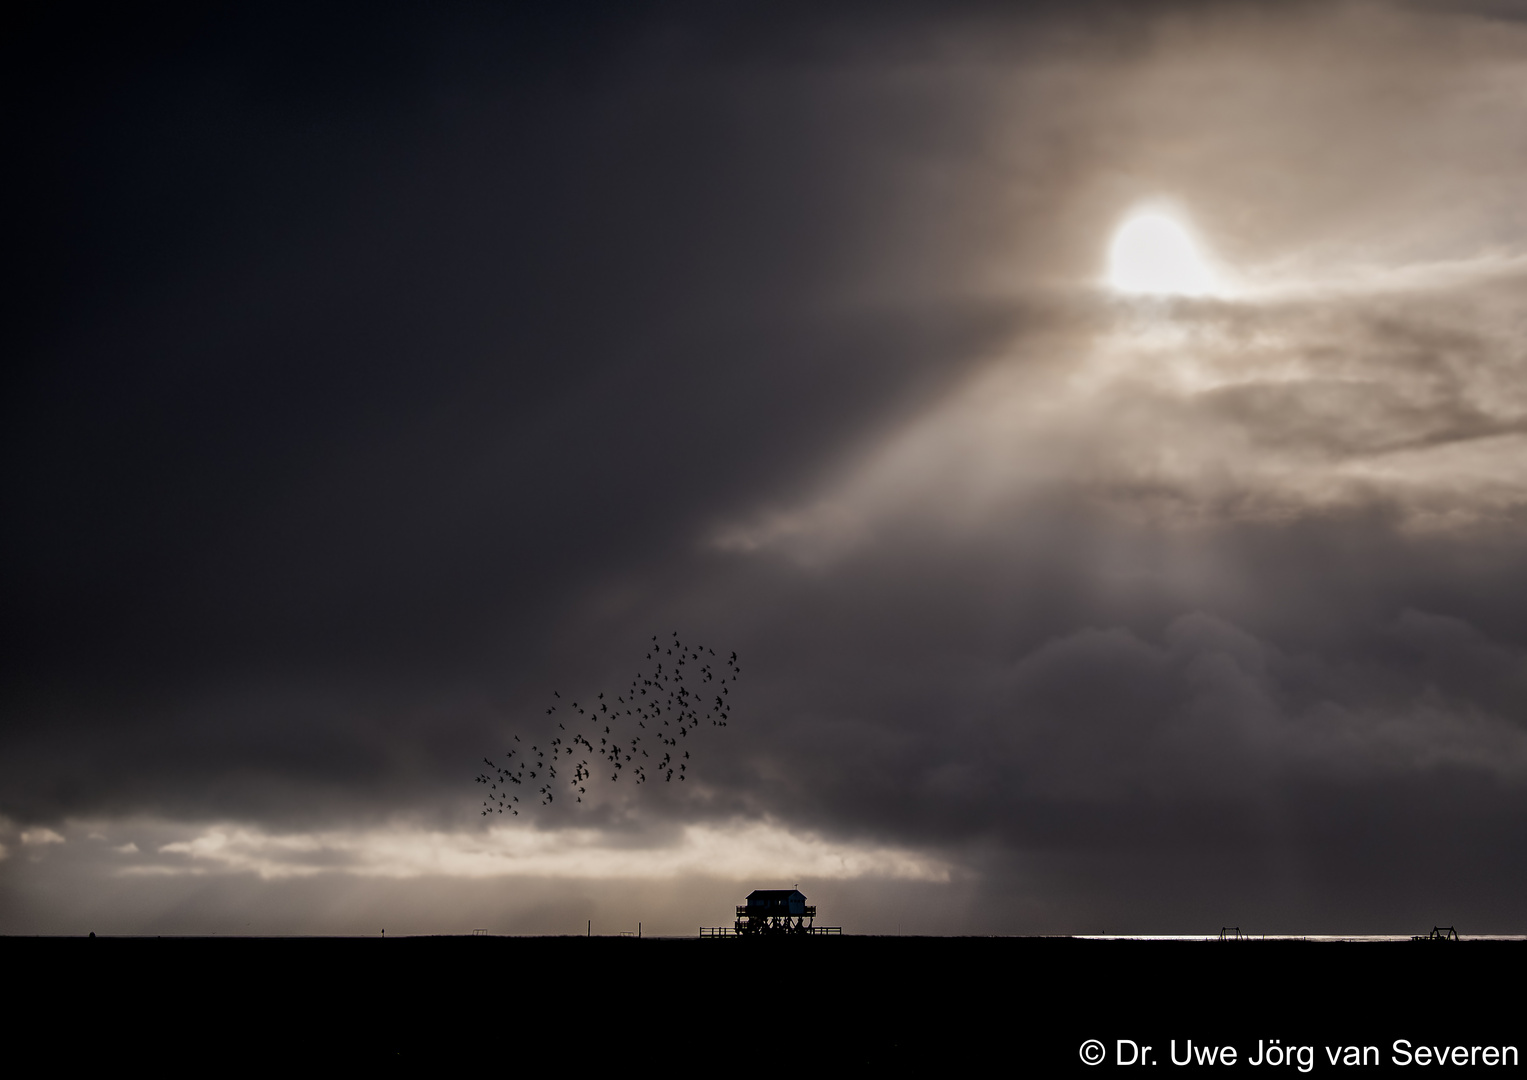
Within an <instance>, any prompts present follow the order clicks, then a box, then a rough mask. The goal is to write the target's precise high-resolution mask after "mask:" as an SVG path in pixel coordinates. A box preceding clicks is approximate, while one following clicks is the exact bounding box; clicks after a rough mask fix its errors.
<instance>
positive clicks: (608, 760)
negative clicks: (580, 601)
mask: <svg viewBox="0 0 1527 1080" xmlns="http://www.w3.org/2000/svg"><path fill="white" fill-rule="evenodd" d="M644 648H645V649H646V650H647V651H646V652H645V655H646V658H647V659H648V660H653V658H654V655H656V656H659V657H674V658H675V659H674V660H673V661H671V662H670V663H669V664H668V668H667V670H666V671H665V670H664V665H663V662H662V661H661V660H658V661H656V662H655V663H654V664H652V665H650V666H646V667H643V668H639V669H638V670H637V672H636V674H635V675H634V676H633V677H632V679H631V682H630V685H629V686H627V687H625V688H624V690H623V691H622V692H621V693H618V694H615V695H613V696H614V698H615V701H616V702H617V703H618V705H617V706H616V707H615V708H611V707H610V703H609V701H607V700H606V697H605V692H604V691H603V690H601V691H598V693H597V694H596V696H595V697H594V698H593V699H591V700H593V701H595V702H597V703H598V705H599V708H598V711H593V710H592V709H591V710H590V711H589V712H585V710H584V709H582V708H579V706H578V703H577V702H576V701H574V702H572V705H571V708H572V709H573V710H575V712H576V714H577V715H575V716H572V722H573V723H574V725H575V727H576V726H577V724H578V717H579V716H583V717H585V719H587V720H590V721H593V720H594V719H595V718H598V722H599V725H601V726H603V728H604V734H603V735H602V736H600V737H599V746H598V748H597V749H596V748H595V746H594V744H593V742H592V741H590V739H588V738H587V737H585V736H584V734H583V732H582V731H576V730H575V731H574V732H573V734H572V735H571V743H572V745H566V744H565V743H564V742H563V740H562V738H561V737H551V738H549V739H547V740H546V741H547V746H546V748H545V749H542V748H541V746H540V744H539V743H532V744H531V745H530V754H529V755H526V754H525V753H524V752H523V751H522V750H521V749H519V748H518V747H515V746H511V747H510V748H509V750H508V751H506V753H505V755H504V757H502V758H500V759H498V760H497V761H495V760H493V759H491V758H488V757H484V758H483V759H482V760H483V764H484V765H486V766H487V769H486V770H485V771H481V772H479V773H478V774H477V776H475V777H474V778H473V780H474V782H475V783H478V784H482V785H484V786H485V787H487V789H488V791H487V793H486V797H485V798H484V799H483V802H482V807H481V811H482V813H481V816H483V817H487V816H489V815H493V814H498V815H503V814H504V813H506V812H507V813H508V814H509V815H510V816H511V817H518V816H519V813H520V807H521V805H523V804H521V803H520V801H519V797H518V796H516V795H513V794H511V793H510V789H511V785H515V786H523V785H524V783H525V781H526V780H527V779H529V780H534V779H536V778H537V775H538V773H544V774H545V776H544V778H543V782H542V784H541V786H540V787H539V788H537V790H536V791H535V794H536V795H537V796H538V797H539V801H540V804H541V805H542V806H550V805H551V804H552V803H553V802H554V801H555V791H554V788H553V782H554V781H555V780H556V778H557V769H556V766H555V764H554V763H555V761H556V760H558V759H559V758H561V756H562V755H564V754H565V755H567V757H569V758H572V759H573V760H572V761H571V762H563V764H564V766H565V765H569V764H570V765H571V766H572V777H571V779H569V780H568V785H569V786H570V787H571V788H572V789H574V790H573V794H574V797H575V804H576V803H582V802H583V801H584V799H583V796H584V795H586V794H588V785H590V784H592V783H593V782H594V780H595V775H596V774H595V772H594V769H593V766H592V763H591V760H590V759H591V758H592V756H593V755H595V754H598V755H599V756H600V757H601V758H602V759H603V760H604V763H605V765H606V766H608V767H609V768H610V770H611V771H610V783H612V784H616V783H619V782H620V781H621V780H622V779H624V780H626V781H627V783H629V784H632V785H634V786H638V787H639V786H641V785H643V784H646V783H647V782H648V781H649V779H653V778H655V777H661V779H662V780H663V782H664V783H668V784H671V783H673V781H674V779H675V777H677V779H679V780H680V781H683V780H685V779H686V778H687V776H688V771H689V770H688V766H689V764H691V763H693V759H691V758H690V752H689V750H687V749H686V750H684V751H682V760H676V759H675V754H674V753H668V752H665V753H664V754H663V760H662V761H661V762H660V763H658V764H657V765H656V766H655V777H649V776H648V775H647V770H646V767H645V765H644V764H643V763H642V761H641V760H640V759H641V758H650V757H651V755H650V754H648V752H647V748H646V746H644V745H643V743H644V742H646V741H648V740H650V739H654V738H655V739H656V740H657V741H658V742H659V743H660V744H661V745H662V746H666V747H674V748H677V747H678V745H679V741H680V740H683V741H684V743H685V745H686V746H697V744H696V743H695V742H694V737H695V736H696V735H697V734H698V732H699V730H700V729H701V727H702V726H703V727H713V728H724V727H726V726H727V724H728V723H730V721H731V716H732V705H733V698H732V690H733V689H734V688H735V684H736V682H737V676H738V675H740V674H741V672H742V669H741V667H739V666H738V660H737V654H736V653H735V652H733V653H732V654H731V656H730V657H729V658H728V659H726V660H724V661H720V662H719V666H718V664H717V663H714V662H712V660H711V658H712V657H715V656H716V651H715V650H714V649H711V648H707V647H706V646H704V645H702V644H699V643H698V642H697V643H693V644H686V643H685V642H684V641H683V640H682V639H681V638H680V637H679V632H678V631H677V630H675V631H674V632H673V635H672V638H671V640H660V639H659V637H658V635H656V634H653V635H652V642H651V644H649V645H647V646H644ZM722 667H724V669H725V670H721V668H722ZM686 668H687V669H690V670H688V671H687V672H686V671H684V670H681V669H686ZM711 684H715V685H714V686H712V685H711ZM728 684H731V685H728ZM717 689H719V691H720V692H719V693H717V692H716V690H717ZM552 698H553V702H552V704H551V705H550V707H549V708H547V710H546V712H545V714H544V716H543V719H542V720H541V721H540V723H541V724H543V725H548V726H549V723H550V722H549V721H547V720H546V719H544V718H545V717H551V716H553V715H554V714H555V713H556V712H557V705H556V702H559V701H561V700H562V695H561V693H560V692H559V691H556V690H553V691H552ZM586 700H587V699H586ZM570 715H571V714H570ZM648 721H651V722H652V726H651V727H649V726H648V723H647V722H648ZM556 724H557V730H559V731H563V732H566V731H567V728H566V726H565V725H564V724H563V723H562V722H561V721H560V720H558V721H556ZM592 734H594V735H598V734H599V729H598V727H597V726H596V727H595V728H594V729H593V731H592ZM529 735H530V733H527V737H529ZM513 738H514V742H515V743H518V744H519V746H520V747H523V746H524V745H525V744H524V743H523V742H522V741H521V739H520V736H519V735H518V734H515V735H514V736H513ZM574 747H577V748H578V751H576V752H575V750H574ZM548 753H549V754H550V755H551V759H550V760H548V759H547V754H548Z"/></svg>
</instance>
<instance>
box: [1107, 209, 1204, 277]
mask: <svg viewBox="0 0 1527 1080" xmlns="http://www.w3.org/2000/svg"><path fill="white" fill-rule="evenodd" d="M1108 285H1109V287H1110V288H1112V289H1113V290H1115V291H1116V292H1121V293H1129V294H1134V295H1145V296H1214V295H1218V294H1220V293H1222V292H1223V291H1224V287H1223V283H1222V282H1221V281H1220V280H1219V275H1217V274H1216V273H1215V271H1214V267H1213V266H1212V265H1211V263H1210V261H1209V260H1208V259H1207V258H1206V257H1205V256H1204V254H1203V252H1202V251H1201V250H1200V248H1199V245H1198V243H1197V241H1196V240H1195V239H1194V237H1193V234H1192V232H1191V231H1190V230H1189V229H1188V227H1187V226H1185V225H1184V224H1182V223H1181V222H1179V221H1178V220H1177V219H1176V218H1175V217H1173V216H1171V215H1169V214H1167V213H1164V212H1162V211H1160V210H1139V211H1136V212H1135V213H1133V214H1131V215H1130V216H1129V217H1128V218H1126V219H1125V220H1124V223H1123V224H1122V225H1120V226H1119V228H1118V230H1117V231H1115V233H1114V234H1113V242H1112V243H1111V244H1110V245H1109V248H1108Z"/></svg>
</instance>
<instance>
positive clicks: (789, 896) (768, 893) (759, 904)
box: [700, 889, 843, 938]
mask: <svg viewBox="0 0 1527 1080" xmlns="http://www.w3.org/2000/svg"><path fill="white" fill-rule="evenodd" d="M816 914H817V909H816V907H815V906H814V905H811V904H808V903H806V897H805V895H804V894H802V893H801V891H800V890H799V889H754V890H753V891H752V892H750V893H748V902H747V903H746V904H741V905H739V906H738V908H737V921H736V922H735V923H734V924H732V925H731V926H702V927H700V936H701V937H702V938H730V937H785V936H790V937H794V936H798V935H802V936H804V935H811V934H841V933H843V928H842V927H841V926H817V925H815V921H816Z"/></svg>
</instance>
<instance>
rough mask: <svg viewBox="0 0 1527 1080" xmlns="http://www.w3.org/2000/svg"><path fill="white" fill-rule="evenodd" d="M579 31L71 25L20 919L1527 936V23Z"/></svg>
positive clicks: (61, 11) (56, 50) (1225, 19)
mask: <svg viewBox="0 0 1527 1080" xmlns="http://www.w3.org/2000/svg"><path fill="white" fill-rule="evenodd" d="M554 7H555V8H556V10H555V13H548V12H545V11H542V10H539V6H537V7H536V8H530V7H525V8H517V7H512V6H495V5H473V4H441V5H359V6H356V7H353V8H345V7H328V8H326V9H323V11H322V12H321V13H316V14H315V10H314V9H313V8H312V6H311V5H304V4H292V5H281V4H266V5H258V6H254V5H251V6H250V8H249V10H247V11H245V12H243V13H226V12H225V13H214V12H210V11H207V10H197V11H195V12H182V13H174V12H172V11H170V10H169V9H154V10H153V11H151V12H149V13H148V14H145V13H144V12H143V11H141V10H134V11H132V12H130V13H121V12H119V13H117V14H114V15H108V16H105V17H102V16H100V15H98V14H96V13H93V12H92V11H90V10H89V9H87V8H83V7H79V8H75V7H70V6H67V5H47V6H45V7H44V6H42V5H38V6H37V9H36V10H34V11H33V12H32V14H31V16H30V17H29V21H24V22H23V23H21V24H20V25H19V27H18V28H17V29H16V30H15V31H14V32H13V33H12V34H10V35H9V36H8V43H7V45H6V46H5V50H6V54H7V55H6V60H5V64H4V71H5V76H4V77H5V79H6V82H7V91H6V99H7V108H6V115H5V126H6V132H7V145H8V147H9V154H8V158H9V161H10V168H9V169H8V179H9V180H10V184H8V187H9V188H10V190H11V191H12V195H11V197H10V212H9V213H8V214H7V231H8V236H7V250H8V252H9V253H10V260H9V262H10V265H11V270H12V273H11V280H10V283H9V287H8V290H7V296H8V303H7V304H6V312H7V314H6V319H5V323H4V335H5V353H6V357H7V362H6V364H5V365H4V374H3V379H4V384H3V385H4V394H3V401H0V407H3V410H4V415H3V422H0V438H3V440H4V452H3V455H0V484H3V498H4V508H5V509H4V529H3V531H0V546H3V560H0V589H3V600H0V610H3V612H4V621H3V625H4V635H5V637H4V648H3V652H0V667H3V681H0V845H3V847H0V932H3V933H55V932H59V933H76V932H84V931H86V930H92V929H93V930H96V931H99V932H116V933H177V932H179V933H202V932H214V931H215V932H218V933H235V932H240V933H365V934H371V933H376V932H377V930H378V929H379V928H381V927H386V928H388V929H389V931H391V932H394V933H405V932H461V931H464V930H466V929H470V928H472V927H486V928H489V929H492V930H495V931H499V932H506V933H560V932H576V931H581V930H583V929H584V924H585V921H586V920H590V919H592V920H593V921H594V924H595V929H605V930H607V931H609V932H613V931H614V930H615V929H634V928H635V925H636V923H637V921H638V920H641V921H642V922H643V925H644V928H645V929H646V930H647V931H648V932H659V933H692V932H693V929H694V927H695V926H697V925H701V924H705V925H717V924H720V923H723V922H727V921H729V918H730V908H731V905H732V904H734V903H735V902H737V900H738V899H740V897H741V896H742V895H743V894H745V893H746V892H747V891H749V890H750V889H752V888H755V887H778V886H781V885H783V886H789V885H792V884H795V883H800V885H801V887H802V890H803V891H804V892H806V893H807V894H808V895H809V896H810V897H811V899H812V900H813V901H815V902H817V903H818V904H819V905H820V906H821V910H822V921H825V922H830V923H834V924H839V923H840V924H842V925H844V926H845V927H846V928H847V929H849V930H851V931H858V932H891V933H894V932H896V930H897V929H898V928H900V929H901V930H902V931H903V932H907V933H912V932H927V933H1067V932H1078V933H1088V932H1102V931H1110V932H1131V933H1143V932H1155V933H1193V932H1212V931H1215V930H1217V929H1218V927H1220V926H1221V925H1225V924H1231V925H1235V924H1238V925H1240V926H1241V927H1242V928H1243V929H1246V930H1251V931H1255V932H1268V933H1280V932H1281V933H1405V932H1410V931H1414V930H1425V929H1428V928H1429V927H1430V926H1431V925H1432V924H1433V923H1435V922H1442V923H1453V924H1455V925H1457V926H1458V927H1459V929H1460V930H1467V931H1473V932H1494V933H1508V932H1518V931H1521V930H1523V929H1524V918H1527V858H1524V856H1527V558H1524V555H1523V552H1524V550H1527V548H1524V538H1527V299H1524V298H1527V200H1524V199H1523V198H1522V191H1523V186H1524V181H1527V8H1524V7H1522V6H1521V5H1515V4H1510V3H1505V2H1500V3H1479V4H1473V5H1470V4H1446V5H1425V4H1377V3H1373V4H1367V3H1352V4H1324V3H1322V4H1311V5H1298V4H1288V3H1276V4H1272V3H1270V4H1266V5H1255V4H1208V3H1181V4H1150V3H1119V4H1074V3H1073V4H1029V5H1023V4H1001V5H996V4H994V5H965V6H960V5H951V4H937V5H927V6H912V5H900V6H899V5H894V4H892V5H885V4H865V5H861V6H853V5H848V6H842V7H837V8H832V9H830V11H828V12H826V13H824V11H823V10H821V6H820V5H800V6H790V5H753V4H695V5H666V4H649V5H630V4H612V5H609V6H607V7H601V6H597V5H585V6H582V7H579V8H577V9H576V10H571V9H570V8H569V6H566V5H558V6H554ZM1142 222H1144V224H1145V232H1146V233H1148V234H1150V236H1154V237H1155V241H1154V244H1155V246H1151V244H1149V243H1147V244H1146V245H1145V246H1144V247H1143V248H1142V247H1140V246H1139V245H1138V244H1137V245H1136V246H1135V247H1130V245H1129V242H1128V241H1129V237H1130V236H1131V235H1137V234H1139V230H1138V229H1136V233H1131V232H1130V229H1131V228H1133V227H1135V226H1139V225H1140V224H1141V223H1142ZM1131 223H1133V225H1131ZM1152 230H1154V231H1152ZM1163 238H1164V239H1163ZM1148 239H1149V237H1148ZM675 630H677V631H679V633H680V634H681V635H682V636H683V637H684V638H685V639H686V640H688V641H701V642H704V643H707V644H709V645H711V646H712V647H715V648H716V650H717V652H718V653H720V652H726V653H729V652H730V651H731V650H736V651H737V653H738V654H739V657H740V662H741V666H742V669H743V674H742V677H741V680H740V681H739V682H738V683H737V684H736V687H737V689H736V698H735V701H736V707H735V711H734V714H733V719H732V721H731V722H730V724H729V725H728V727H726V728H725V729H719V728H705V729H698V730H696V731H695V732H694V741H693V742H692V743H690V744H688V745H689V746H690V748H691V749H693V750H694V751H695V753H694V758H693V761H694V768H693V772H692V773H691V774H690V776H689V777H688V779H687V781H686V782H685V783H683V784H679V783H669V784H649V785H647V786H645V787H640V788H639V787H635V786H633V785H631V784H629V783H624V784H604V785H602V786H599V787H597V788H595V789H593V794H591V795H590V796H589V798H588V799H587V801H586V802H584V803H583V804H577V803H572V804H571V805H569V803H571V802H572V801H571V800H570V799H567V798H561V799H559V800H558V801H557V802H556V804H555V805H553V806H550V807H545V808H542V807H536V808H535V809H534V811H533V812H527V813H526V814H524V815H522V816H521V817H519V818H508V819H506V818H503V817H499V816H497V815H495V817H494V819H493V821H492V822H491V825H490V823H489V822H488V820H487V819H485V818H483V817H482V815H481V813H480V810H479V804H480V801H481V791H480V788H479V786H478V785H474V784H473V783H472V778H473V776H475V775H476V774H477V772H478V771H479V767H480V764H481V760H482V758H483V756H484V755H485V754H487V755H497V754H499V753H501V752H502V751H503V749H504V748H505V746H506V745H507V744H508V743H509V741H510V739H511V738H512V736H513V734H515V733H519V734H521V735H522V736H524V738H525V739H526V740H527V741H534V740H536V739H537V738H538V737H539V738H541V739H543V740H544V738H546V737H547V731H548V729H547V727H546V724H547V723H548V721H547V718H546V716H545V703H546V700H547V698H548V696H549V694H550V692H551V690H552V689H553V688H559V689H560V690H561V692H562V693H563V694H565V695H570V696H577V695H580V694H581V695H591V694H593V693H594V692H597V691H598V690H600V689H606V690H613V689H614V688H616V687H618V686H621V685H624V683H625V682H626V681H628V680H629V678H630V676H631V673H632V670H633V665H634V664H637V663H638V662H639V661H641V660H642V657H643V655H644V654H643V646H644V644H645V643H647V642H649V641H650V638H651V635H652V634H660V635H663V636H664V637H665V638H667V637H669V636H671V634H672V633H673V631H675Z"/></svg>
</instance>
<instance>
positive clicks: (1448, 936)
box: [1410, 926, 1458, 941]
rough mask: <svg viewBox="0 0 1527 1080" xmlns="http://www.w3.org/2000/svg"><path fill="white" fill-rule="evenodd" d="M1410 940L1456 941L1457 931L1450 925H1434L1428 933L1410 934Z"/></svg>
mask: <svg viewBox="0 0 1527 1080" xmlns="http://www.w3.org/2000/svg"><path fill="white" fill-rule="evenodd" d="M1410 940H1411V941H1457V940H1458V931H1457V930H1454V929H1453V928H1452V927H1451V926H1434V927H1432V932H1431V933H1430V934H1412V935H1411V938H1410Z"/></svg>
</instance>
